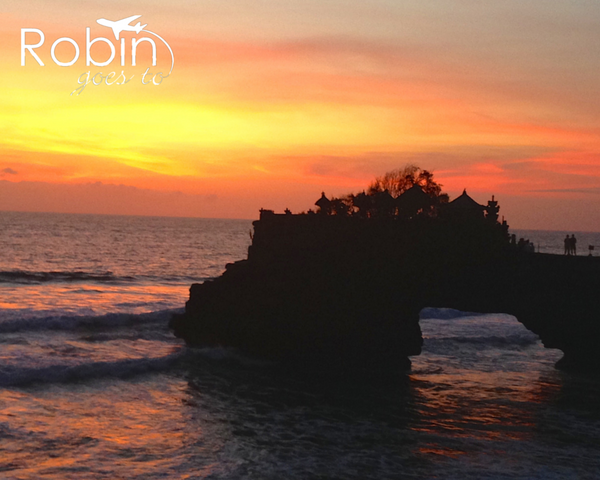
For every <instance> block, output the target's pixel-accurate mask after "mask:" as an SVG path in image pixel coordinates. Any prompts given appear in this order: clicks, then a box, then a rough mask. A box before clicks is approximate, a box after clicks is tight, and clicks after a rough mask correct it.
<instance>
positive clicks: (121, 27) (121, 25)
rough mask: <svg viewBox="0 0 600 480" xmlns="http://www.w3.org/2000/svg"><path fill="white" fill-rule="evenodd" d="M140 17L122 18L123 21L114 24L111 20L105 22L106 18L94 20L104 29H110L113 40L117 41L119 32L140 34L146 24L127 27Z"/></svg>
mask: <svg viewBox="0 0 600 480" xmlns="http://www.w3.org/2000/svg"><path fill="white" fill-rule="evenodd" d="M140 17H141V15H132V16H131V17H127V18H124V19H123V20H117V21H114V22H113V21H111V20H107V19H106V18H99V19H98V20H96V22H97V23H99V24H100V25H102V26H104V27H110V28H112V30H113V33H114V34H115V38H116V39H117V40H119V37H120V35H121V32H135V33H140V32H141V31H142V29H143V28H144V27H146V26H147V25H148V24H147V23H145V24H144V25H142V24H141V22H138V23H137V24H135V25H129V24H130V23H131V22H133V21H134V20H136V19H138V18H140Z"/></svg>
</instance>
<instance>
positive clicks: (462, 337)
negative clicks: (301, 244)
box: [0, 212, 600, 480]
mask: <svg viewBox="0 0 600 480" xmlns="http://www.w3.org/2000/svg"><path fill="white" fill-rule="evenodd" d="M250 229H251V222H250V221H245V220H209V219H189V218H188V219H184V218H181V219H177V218H149V217H117V216H95V215H62V214H38V213H10V212H0V362H1V363H0V478H7V479H13V478H14V479H30V478H31V479H33V478H35V479H37V478H48V479H92V478H94V479H95V478H110V479H115V478H127V479H129V478H132V479H133V478H139V479H153V478H174V479H179V478H209V479H244V478H247V479H278V480H279V479H312V478H315V479H369V478H372V479H388V478H389V479H404V478H415V479H422V478H442V479H463V478H466V479H470V478H473V479H475V478H493V479H502V478H539V479H548V478H550V479H553V478H590V479H592V478H599V477H600V381H599V379H598V377H594V376H590V375H583V374H581V375H579V374H570V373H564V372H560V371H557V370H556V369H555V368H554V363H555V362H556V361H557V360H558V359H559V358H560V356H561V354H560V352H558V351H555V350H549V349H544V348H543V346H542V345H541V344H540V342H539V340H538V338H537V337H536V336H535V335H534V334H532V333H531V332H529V331H527V330H526V329H525V328H524V327H523V326H522V325H521V324H520V323H519V322H518V321H517V320H516V319H515V318H514V317H511V316H509V315H505V314H501V313H499V314H495V315H474V314H468V313H465V312H457V311H454V310H449V309H436V310H434V309H425V310H424V311H422V312H421V327H422V330H423V336H424V346H423V353H422V354H421V355H420V356H418V357H413V359H412V360H413V367H412V370H411V372H409V373H408V374H404V373H401V372H386V373H387V375H385V376H384V377H383V378H379V377H378V378H377V379H352V380H348V379H336V378H331V377H330V376H329V377H328V376H323V377H320V376H317V378H315V377H314V376H311V377H308V376H299V375H297V374H292V373H290V372H288V371H286V370H285V368H282V367H281V366H278V365H274V364H269V363H265V362H261V361H258V360H256V359H252V358H246V357H243V356H241V355H239V354H238V353H237V352H235V351H232V350H228V349H218V348H216V349H188V348H186V347H185V346H184V345H183V343H182V342H181V341H180V340H178V339H176V338H174V337H173V335H172V334H171V332H170V331H169V330H168V328H167V322H168V319H169V317H170V315H171V314H172V313H173V312H178V311H181V310H182V308H183V306H184V304H185V301H186V299H187V296H188V289H189V285H190V284H191V283H194V282H201V281H204V280H206V279H209V278H213V277H215V276H218V275H219V274H220V273H221V272H222V271H223V270H224V267H225V265H226V264H227V263H229V262H232V261H235V260H238V259H241V258H244V257H245V255H246V252H247V247H248V245H249V243H250V237H249V230H250ZM516 233H517V232H516ZM568 233H573V232H568ZM574 233H575V234H576V236H577V237H578V238H581V239H582V241H584V242H585V243H587V242H597V243H598V244H600V241H598V240H599V239H598V235H597V234H596V235H595V236H594V234H583V233H577V232H574ZM517 234H518V235H519V234H520V235H519V236H526V237H528V238H529V239H530V240H532V241H534V243H536V245H537V244H538V243H539V244H540V245H541V244H542V241H543V242H545V243H544V245H545V246H546V247H545V248H550V247H551V248H554V249H555V250H553V251H555V253H561V252H562V239H563V238H564V235H565V234H566V233H565V232H523V234H522V232H518V233H517ZM584 239H585V240H584ZM580 245H581V243H580ZM585 253H587V252H585Z"/></svg>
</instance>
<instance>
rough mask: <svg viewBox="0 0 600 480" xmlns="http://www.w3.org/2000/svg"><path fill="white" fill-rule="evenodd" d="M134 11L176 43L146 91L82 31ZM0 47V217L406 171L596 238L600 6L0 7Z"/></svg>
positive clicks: (32, 3)
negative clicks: (25, 50) (25, 45)
mask: <svg viewBox="0 0 600 480" xmlns="http://www.w3.org/2000/svg"><path fill="white" fill-rule="evenodd" d="M131 15H142V17H141V18H140V19H139V21H141V23H142V24H145V23H147V24H148V26H147V27H146V28H147V29H149V30H151V31H152V32H155V33H157V34H159V35H160V36H161V37H163V38H164V39H165V40H166V41H167V42H168V43H169V45H170V46H171V47H172V49H173V52H174V56H175V67H174V70H173V72H172V74H171V75H170V76H169V77H168V78H166V79H164V81H163V82H162V84H161V85H159V86H155V85H152V84H149V85H142V83H141V73H143V72H144V71H145V70H146V68H147V67H149V66H150V61H151V57H150V46H149V44H143V43H142V44H141V45H140V46H139V47H138V49H139V51H138V62H137V63H138V64H137V66H136V67H132V66H131V59H130V51H129V50H128V51H127V55H126V65H125V67H121V66H120V61H119V58H120V57H119V43H118V42H117V41H116V40H115V38H114V36H113V33H112V31H111V30H110V29H109V28H108V27H104V26H101V25H99V24H97V23H96V20H97V19H99V18H107V19H110V20H119V19H122V18H125V17H129V16H131ZM137 21H138V20H135V21H134V22H133V23H134V24H135V23H136V22H137ZM86 27H90V28H91V36H92V38H95V37H99V36H102V37H106V38H108V39H110V40H112V41H113V43H114V44H115V47H116V49H117V55H116V57H115V60H114V61H113V62H112V63H111V64H110V65H108V66H105V67H97V66H94V65H91V66H90V67H87V66H86V63H85V28H86ZM21 28H37V29H40V30H42V31H43V32H44V34H45V37H46V39H45V43H44V45H43V46H42V47H40V48H39V49H37V50H36V52H38V54H39V56H40V58H41V59H42V60H43V61H44V63H45V66H44V67H42V66H39V65H38V64H37V62H36V61H35V59H34V58H33V57H32V56H31V55H29V54H27V55H26V65H25V66H21V61H20V60H21V45H20V43H21ZM28 35H29V34H28ZM143 35H144V34H143V33H142V34H139V35H136V34H135V33H132V32H123V33H122V37H124V38H125V39H126V44H127V47H128V49H129V48H130V42H131V38H133V37H135V36H137V37H138V38H139V37H141V36H143ZM60 37H70V38H72V39H74V40H75V41H76V42H77V43H78V45H79V47H80V50H81V53H80V57H79V60H78V61H77V62H76V63H75V64H74V65H72V66H69V67H60V66H57V65H55V64H54V62H53V61H52V58H51V56H50V48H51V46H52V44H53V43H54V41H55V40H57V39H58V38H60ZM37 38H38V37H37V36H36V35H35V34H31V36H28V37H27V39H28V42H30V43H35V42H36V41H37ZM0 42H1V45H2V48H1V49H0V65H1V74H0V210H22V211H58V212H81V213H84V212H85V213H116V214H143V215H177V216H198V217H229V218H255V217H257V215H258V209H259V208H261V207H264V208H272V209H275V210H279V211H282V210H283V209H284V208H286V207H289V208H290V209H292V211H295V212H297V211H302V210H307V209H309V208H312V207H313V204H314V201H315V200H316V199H317V198H318V197H319V196H320V194H321V191H325V192H326V193H327V194H328V195H340V194H344V193H349V192H351V191H360V190H362V189H363V188H365V187H366V186H367V185H368V183H369V181H370V180H371V179H372V178H373V177H375V176H377V175H381V174H383V173H385V172H386V171H387V170H391V169H394V168H397V167H401V166H403V165H404V164H406V163H414V164H417V165H419V166H421V167H422V168H426V169H429V170H433V171H434V173H435V176H436V178H437V179H438V180H439V181H440V182H441V183H442V184H443V185H444V189H445V190H446V191H447V192H448V193H449V194H450V195H451V197H454V196H456V195H458V194H460V193H461V192H462V190H463V188H467V191H468V192H469V194H470V195H471V196H472V197H473V198H475V199H476V200H477V201H479V202H480V203H485V202H486V201H487V200H488V199H489V198H490V197H491V196H492V195H495V196H496V199H498V200H499V201H500V205H501V211H500V213H501V214H504V215H505V216H506V218H507V220H508V222H509V224H510V225H511V226H513V227H515V228H539V229H565V230H593V231H600V3H599V2H597V1H592V0H590V1H570V2H565V1H564V0H560V1H558V0H546V1H543V2H542V1H537V2H535V1H526V2H524V1H522V0H520V1H512V0H506V1H503V2H480V1H475V0H452V1H450V0H448V1H445V0H436V1H423V0H410V1H398V0H371V1H369V2H358V1H354V0H345V1H338V0H335V1H326V0H321V1H317V0H302V1H296V0H252V1H244V0H228V1H223V0H171V1H169V2H167V1H159V0H151V1H150V0H148V1H137V2H135V1H127V0H125V1H115V0H106V1H103V2H96V1H90V0H78V1H70V0H69V1H67V0H56V1H52V2H48V1H41V0H20V1H14V0H11V1H7V0H0ZM157 47H158V49H157V56H158V65H157V66H156V67H150V71H152V72H154V71H163V72H168V70H169V67H170V56H169V52H168V50H167V49H166V47H164V45H160V42H158V40H157ZM91 52H92V57H93V58H94V59H95V60H96V61H98V62H99V61H104V60H106V59H107V58H108V55H109V53H110V52H109V50H108V47H107V46H105V45H94V46H93V47H92V50H91ZM73 55H74V47H73V46H72V45H70V44H68V43H65V42H63V43H62V44H60V45H59V46H58V47H57V49H56V56H57V58H58V59H59V60H60V61H63V62H68V61H69V60H70V59H72V58H73ZM121 70H124V71H125V73H126V74H127V75H128V77H129V76H131V75H134V77H133V79H132V80H131V81H130V82H129V83H127V84H125V85H111V86H107V85H105V84H102V85H99V86H94V85H92V84H90V85H88V86H87V87H86V88H85V89H84V90H83V91H82V92H81V94H80V95H70V93H71V92H72V91H74V90H75V89H76V88H77V87H79V85H78V83H77V80H78V78H79V77H80V75H82V74H83V73H86V72H88V71H90V72H91V75H94V74H95V73H97V72H103V74H107V73H109V72H111V71H115V72H116V73H117V74H119V73H120V72H121Z"/></svg>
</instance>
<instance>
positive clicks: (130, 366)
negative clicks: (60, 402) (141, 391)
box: [0, 350, 185, 387]
mask: <svg viewBox="0 0 600 480" xmlns="http://www.w3.org/2000/svg"><path fill="white" fill-rule="evenodd" d="M184 355H185V351H184V350H180V351H178V352H175V353H171V354H168V355H165V356H163V357H155V358H136V359H126V360H118V361H112V362H87V363H81V364H77V365H64V364H63V365H49V366H43V367H36V366H19V365H14V366H13V365H9V366H4V367H1V368H0V387H8V386H17V385H27V384H31V383H65V382H74V381H79V380H87V379H90V378H99V377H117V378H123V377H129V376H132V375H139V374H141V373H146V372H151V371H160V370H165V369H167V368H169V367H170V366H172V365H173V364H174V363H175V362H176V361H177V360H179V359H180V358H181V357H183V356H184Z"/></svg>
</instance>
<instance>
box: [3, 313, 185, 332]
mask: <svg viewBox="0 0 600 480" xmlns="http://www.w3.org/2000/svg"><path fill="white" fill-rule="evenodd" d="M181 312H183V309H171V310H161V311H158V312H151V313H142V314H132V313H109V314H106V315H98V316H67V315H61V316H49V317H40V318H15V319H11V320H6V321H4V322H0V333H13V332H21V331H25V330H76V329H81V328H87V329H95V328H114V327H121V326H132V325H139V324H151V323H164V324H165V325H166V324H167V323H168V321H169V319H170V318H171V315H172V314H173V313H181Z"/></svg>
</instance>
